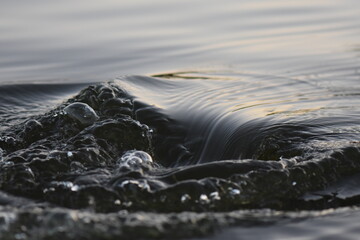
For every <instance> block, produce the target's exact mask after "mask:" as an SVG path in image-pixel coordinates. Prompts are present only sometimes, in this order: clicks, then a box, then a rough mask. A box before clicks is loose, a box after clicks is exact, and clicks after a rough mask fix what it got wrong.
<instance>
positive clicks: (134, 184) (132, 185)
mask: <svg viewBox="0 0 360 240" xmlns="http://www.w3.org/2000/svg"><path fill="white" fill-rule="evenodd" d="M120 187H121V188H128V189H130V190H132V191H136V189H140V190H142V191H150V186H149V184H148V183H147V181H146V180H143V181H141V180H125V181H123V182H122V183H121V184H120Z"/></svg>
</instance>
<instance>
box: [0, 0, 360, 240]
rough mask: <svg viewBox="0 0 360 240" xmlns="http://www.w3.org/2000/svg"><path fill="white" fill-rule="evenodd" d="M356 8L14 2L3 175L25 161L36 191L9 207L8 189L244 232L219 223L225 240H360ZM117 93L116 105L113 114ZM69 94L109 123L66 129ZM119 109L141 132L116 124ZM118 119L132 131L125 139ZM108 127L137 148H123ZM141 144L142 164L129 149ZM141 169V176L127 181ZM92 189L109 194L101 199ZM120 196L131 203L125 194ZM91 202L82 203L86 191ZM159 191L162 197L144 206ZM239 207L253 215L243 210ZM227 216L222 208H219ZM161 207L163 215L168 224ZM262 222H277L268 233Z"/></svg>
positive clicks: (0, 129) (2, 68)
mask: <svg viewBox="0 0 360 240" xmlns="http://www.w3.org/2000/svg"><path fill="white" fill-rule="evenodd" d="M359 7H360V6H359V2H357V1H355V0H346V1H316V2H314V1H301V2H292V1H280V0H276V1H271V2H265V1H264V2H260V1H256V2H254V1H233V0H227V1H222V2H221V3H219V2H217V1H202V0H199V1H187V0H185V1H176V2H175V1H172V2H169V1H162V0H155V1H151V3H150V2H147V1H136V2H134V1H111V0H106V1H102V2H95V1H93V2H89V1H77V2H76V3H74V2H71V1H62V2H58V3H53V2H52V3H50V2H48V1H41V0H36V1H32V2H26V1H22V2H21V3H19V2H16V3H15V2H4V3H3V4H2V7H1V9H0V160H1V167H2V168H3V171H5V170H4V169H13V168H14V169H15V167H13V165H14V164H15V165H16V164H18V165H19V166H20V165H21V167H18V168H17V170H14V171H20V172H21V174H23V175H21V176H24V178H26V179H27V180H29V182H32V181H33V182H34V184H35V185H36V184H38V185H36V187H34V186H35V185H31V184H30V183H29V184H30V185H26V184H25V185H24V183H23V182H21V181H20V180H19V181H20V182H19V186H20V187H23V188H22V189H21V188H20V189H17V188H16V186H15V185H16V184H15V185H14V186H7V185H6V184H5V185H2V186H1V189H2V192H3V193H1V194H2V195H4V196H2V198H3V199H5V200H2V202H4V204H3V205H5V202H7V203H8V202H11V201H10V200H6V199H11V198H10V197H8V196H7V195H6V194H7V193H5V192H8V193H10V194H13V195H16V196H18V197H24V198H25V199H22V198H21V199H19V198H16V201H15V200H14V201H15V202H21V203H23V202H26V203H27V204H29V203H28V201H30V200H28V199H27V198H32V199H37V200H39V199H40V202H42V203H44V204H45V203H47V202H51V203H54V204H57V205H59V206H62V207H70V208H84V207H86V209H87V210H85V211H88V210H89V209H90V210H89V211H90V212H91V211H93V209H95V210H96V211H100V212H103V211H105V212H114V211H118V210H124V209H126V210H128V211H130V212H135V214H136V212H137V211H138V210H142V211H145V212H147V211H153V210H155V211H158V212H165V213H167V212H172V211H179V212H182V211H184V210H186V211H188V210H192V211H200V212H206V214H209V215H206V216H207V219H208V220H207V221H206V222H211V224H214V226H216V225H217V226H220V227H225V226H229V225H234V226H236V227H235V228H231V229H223V228H221V229H222V230H223V232H221V233H219V234H220V235H215V236H214V238H218V239H222V238H225V237H231V238H234V239H235V237H236V236H239V235H240V236H242V237H244V238H245V239H246V238H249V239H251V238H256V239H261V237H262V236H266V237H267V239H279V238H280V237H282V238H287V239H288V238H295V237H296V236H297V235H298V234H299V233H301V234H302V235H303V237H306V238H309V239H324V238H328V237H329V235H330V234H335V235H336V234H337V238H342V239H356V233H357V232H358V230H357V228H356V227H354V226H353V223H354V222H356V220H358V219H359V218H360V215H359V210H358V207H357V206H358V205H359V200H358V197H359V188H358V186H357V182H358V179H359V175H358V174H359V170H360V167H359V163H358V159H359V146H360V138H359V136H360V135H359V133H360V126H359V120H360V109H359V106H360V98H359V95H360V84H359V82H360V30H359V29H360V24H359V23H360V21H359V20H360V19H359V18H360V17H359V16H360V10H359V9H360V8H359ZM109 80H113V82H112V85H111V87H110V88H109V89H110V90H99V92H100V93H103V95H102V96H101V94H100V95H99V94H98V95H96V94H95V93H89V94H90V96H82V97H75V98H74V96H75V95H77V94H78V93H79V91H80V90H82V89H85V88H86V87H87V86H88V85H89V84H95V83H97V82H104V81H109ZM118 88H119V89H122V90H123V91H125V95H124V93H121V91H120V92H117V89H118ZM91 91H92V90H91ZM91 91H90V92H91ZM96 91H98V90H96ZM114 92H115V93H114ZM91 94H94V96H93V97H91ZM109 94H110V95H111V94H115V95H116V94H117V95H116V96H117V97H120V100H119V99H118V100H116V101H113V102H110V103H108V104H107V105H106V106H105V105H104V106H103V105H101V104H102V103H101V102H102V101H103V100H104V99H108V98H111V97H109ZM112 97H114V96H112ZM68 99H70V100H69V101H70V102H74V101H77V100H79V99H80V100H84V101H85V100H86V101H87V103H88V104H89V105H91V106H92V107H93V108H94V110H95V111H96V113H97V114H99V116H100V120H99V119H97V120H96V123H95V125H96V124H98V125H96V126H89V128H86V129H88V130H86V129H85V130H84V129H83V128H85V126H83V127H81V126H80V125H76V119H73V120H72V121H74V122H70V120H69V119H67V118H66V115H64V114H63V109H64V107H65V106H67V105H68V103H64V102H65V101H67V100H68ZM91 99H92V100H91ZM94 99H95V100H94ZM93 101H95V102H93ZM96 101H97V102H96ZM61 104H62V105H61ZM58 106H60V107H59V108H58ZM54 109H55V110H54ZM116 114H125V115H129V116H131V118H133V119H135V120H137V121H139V122H140V123H141V124H145V125H137V124H138V123H131V124H132V125H131V124H130V123H127V122H126V121H125V122H126V123H124V122H121V121H122V120H121V121H120V122H109V121H110V120H111V119H116V118H118V115H116ZM39 116H40V117H39ZM41 116H42V117H41ZM29 119H30V121H29ZM31 119H32V120H31ZM35 119H36V120H35ZM51 119H53V120H51ZM26 121H27V123H26V124H24V122H26ZM54 124H55V125H54ZM56 124H57V125H56ZM71 124H73V125H74V124H75V125H74V126H73V127H71V126H72V125H71ZM101 124H102V125H101ZM119 124H120V125H121V124H125V126H132V127H131V129H132V130H128V131H125V132H123V130H121V129H122V128H120V127H119V126H120V125H119ZM127 124H130V125H127ZM54 126H55V127H54ZM109 126H110V129H112V130H113V131H116V133H117V134H124V135H127V136H132V137H134V142H131V143H122V142H117V141H118V139H117V137H116V136H113V135H112V134H111V133H112V131H111V130H108V128H109ZM121 126H122V125H121ZM53 129H57V130H58V131H59V133H57V132H56V131H53ZM61 129H63V130H61ZM98 129H100V130H98ZM114 129H115V130H114ZM129 129H130V127H129ZM87 131H88V132H87ZM106 131H107V132H106ZM75 133H76V134H75ZM74 134H75V135H76V136H77V138H78V139H76V138H75V137H73V136H75V135H74ZM89 136H93V137H89ZM88 137H89V138H88ZM148 137H151V140H149V141H150V142H151V144H150V145H151V146H150V145H149V146H148V144H149V142H148ZM39 139H40V141H39ZM41 139H43V140H41ZM94 139H95V140H94ZM99 139H107V141H108V142H107V143H106V144H110V145H109V146H108V145H106V144H105V143H101V141H100V142H99ZM41 141H43V142H41ZM112 141H115V143H114V144H115V145H114V144H112ZM124 144H125V145H124ZM114 146H116V148H115V147H114ZM134 148H136V149H137V150H139V151H144V152H140V153H142V155H141V156H143V157H144V156H145V157H146V161H145V160H144V159H141V158H140V157H138V156H133V155H132V154H133V153H132V152H131V151H133V150H134ZM127 151H128V155H126V152H127ZM146 152H147V153H146ZM124 154H125V155H124ZM129 154H130V155H129ZM148 154H150V155H151V156H150V155H148ZM14 156H17V157H20V160H19V158H17V159H15V158H13V157H14ZM81 156H87V157H88V159H89V161H88V160H81V159H82V158H83V157H81ZM130 158H131V159H130ZM21 159H22V160H21ZM51 159H56V161H58V162H60V163H61V164H59V163H58V162H57V163H56V164H57V165H53V164H55V162H54V160H51ZM79 159H80V160H79ZM122 159H126V164H125V163H122ZM148 159H150V160H151V159H152V161H149V160H148ZM247 159H251V160H247ZM50 160H51V161H52V162H51V163H49V164H50V165H46V166H48V167H47V169H46V168H45V167H44V168H41V166H42V165H41V164H40V162H41V161H43V162H46V161H50ZM23 161H25V162H31V163H29V164H27V163H23ZM32 161H34V162H32ZM123 161H124V160H123ZM42 164H43V165H44V164H47V163H42ZM64 164H65V165H64ZM67 164H68V165H67ZM125 165H126V166H125ZM44 166H45V165H44ZM50 166H54V167H50ZM19 169H22V170H19ZM49 169H50V170H49ZM56 169H57V170H56ZM59 169H62V170H59ZM129 169H130V170H132V171H134V172H139V173H138V175H136V174H134V173H133V175H130V174H129V175H128V176H127V177H124V176H122V177H119V176H121V174H124V173H125V172H126V171H128V170H129ZM6 171H10V170H6ZM30 171H31V172H30ZM58 171H60V172H62V171H64V172H63V173H62V174H60V173H59V172H58ZM50 173H51V174H53V177H52V178H51V177H49V174H50ZM235 173H238V175H239V176H237V177H234V174H235ZM51 174H50V175H51ZM3 176H5V175H3ZM34 176H36V177H35V178H34ZM38 176H40V177H38ZM2 178H3V177H2ZM41 178H43V179H46V180H49V179H51V181H49V184H47V185H46V184H44V183H43V182H42V181H40V182H39V181H38V179H41ZM214 179H215V180H214ZM11 181H15V183H18V180H16V178H15V180H11ZM109 184H110V185H111V184H112V185H111V186H110V185H109ZM187 184H188V185H187ZM215 185H216V187H214V186H215ZM24 186H25V188H26V189H25V188H24ZM39 186H41V187H39ZM89 186H93V188H92V190H91V189H90V187H89ZM96 186H98V188H97V189H100V190H97V191H98V192H97V194H98V195H96V194H95V195H91V194H90V195H89V192H90V193H92V192H93V191H94V190H93V189H94V188H96ZM99 186H100V187H99ZM104 186H106V188H103V187H104ZM219 186H220V187H219ZM40 188H41V191H39V192H36V191H37V190H39V189H40ZM29 189H32V190H33V191H34V192H31V190H29ZM89 189H90V190H89ZM104 189H105V190H104ZM109 189H110V190H111V191H114V192H117V193H119V192H120V193H121V194H125V195H126V196H129V197H125V198H123V195H121V194H120V196H121V197H120V198H118V195H116V197H114V196H115V195H113V192H111V191H110V190H109ZM174 189H175V190H174ZM35 190H36V191H35ZM152 191H153V192H152ZM256 191H258V192H256ZM110 192H111V193H110ZM149 192H151V194H150V195H148V194H149ZM29 194H30V197H29ZM57 194H58V195H61V196H65V197H64V198H61V199H60V200H59V199H57V196H58V195H57ZM76 194H77V195H76ZM81 194H83V195H81ZM88 195H89V196H91V198H89V199H88V201H85V202H84V201H83V199H82V198H81V197H80V196H88ZM100 196H107V197H105V198H100ZM149 196H151V198H150V199H153V200H152V202H153V203H151V201H149V200H144V201H141V202H137V201H136V199H137V198H138V199H139V198H141V199H149ZM113 197H114V198H113ZM172 198H174V199H172ZM44 199H45V200H44ZM69 199H70V200H69ZM264 199H265V200H264ZM279 199H280V200H279ZM71 201H72V202H71ZM110 201H112V202H110ZM157 201H158V202H157ZM249 201H250V202H249ZM173 203H178V205H176V204H173ZM31 204H34V203H33V202H32V201H30V205H29V206H32V205H31ZM171 204H173V205H171ZM15 205H16V204H15ZM25 205H26V204H25ZM159 206H162V207H163V209H159ZM263 208H270V209H273V210H271V211H275V212H270V213H269V212H268V211H267V210H262V209H263ZM238 209H250V210H244V211H248V212H246V213H245V216H243V215H242V213H241V214H238V213H237V212H236V210H238ZM251 209H255V211H259V212H255V213H253V212H252V210H251ZM259 209H260V210H259ZM329 209H330V210H329ZM331 209H336V210H335V211H334V212H331V211H332V210H331ZM298 210H302V211H301V212H298ZM327 210H329V211H330V212H331V214H328V213H327V212H326V211H327ZM18 211H22V210H21V209H20V210H19V209H17V208H15V210H14V211H13V213H12V214H15V213H17V212H18ZM24 211H27V210H24ZM29 211H30V210H29ZM52 211H53V210H51V208H50V209H49V213H48V212H46V211H45V213H44V214H45V216H48V215H49V214H50V215H51V214H52ZM55 211H56V210H55ZM219 211H220V212H221V211H225V212H226V213H224V214H225V215H221V214H220V213H219V215H214V216H215V217H214V216H213V215H211V214H213V212H219ZM324 211H325V214H324ZM2 212H3V213H4V214H5V213H7V210H6V209H3V210H2ZM31 214H35V215H36V214H41V213H39V212H36V213H31ZM66 214H67V213H66ZM69 214H70V215H69V216H72V215H71V214H74V213H72V212H69ZM81 214H87V213H81ZM93 214H94V215H91V216H90V217H94V218H98V219H102V218H101V216H100V215H96V214H95V213H93ZM149 214H150V213H149ZM161 214H163V213H158V215H156V216H157V218H159V219H168V220H169V219H172V218H171V217H167V215H166V214H165V215H161ZM194 214H195V213H194ZM216 214H217V213H216ZM324 215H325V217H324ZM41 216H43V215H41ZM111 216H112V215H111ZM121 216H122V215H121ZM149 216H150V215H145V216H144V219H147V218H149ZM177 216H178V218H179V219H181V217H184V216H183V215H177ZM191 216H193V215H191ZM249 216H250V217H249ZM269 216H270V217H269ZM279 216H280V217H279ZM281 216H283V217H281ZM304 216H305V217H304ZM109 217H110V215H109ZM186 217H187V216H185V217H184V218H186ZM201 217H202V215H196V219H198V218H201ZM266 217H269V218H270V222H271V224H270V225H269V223H266V224H265V225H266V226H263V225H264V223H263V222H261V221H262V219H263V218H266ZM129 218H130V216H129ZM175 218H177V217H175ZM175 218H174V219H175ZM214 218H219V219H227V220H224V222H226V223H224V222H222V223H221V221H220V220H219V221H220V222H217V223H215V220H212V219H214ZM284 218H285V219H288V220H286V221H283V219H284ZM39 219H40V218H39ZM79 219H81V218H79ZM229 219H235V220H231V221H233V222H231V221H230V220H229ZM254 219H255V220H254ZM79 221H80V220H79ZM84 221H85V220H84ZM99 221H100V220H99ZM114 221H115V220H114ZM139 221H140V220H139ZM144 221H145V220H144ZM159 221H160V220H159ZM164 221H165V222H166V221H167V220H164ZM169 221H170V220H169ZM181 221H183V220H179V222H181ZM212 221H214V222H212ZM195 222H196V221H195ZM195 222H194V226H197V225H196V223H195ZM335 223H336V224H335ZM140 224H144V223H140ZM174 224H175V223H174ZM211 224H210V225H209V226H212V225H211ZM334 224H335V225H336V228H335V227H334ZM205 225H206V224H205ZM249 225H250V226H251V227H250V228H249V227H248V226H249ZM173 226H175V225H173ZM186 226H189V225H186ZM200 226H201V224H200ZM314 226H315V228H316V229H314ZM66 227H68V226H67V225H64V228H66ZM210 228H211V227H210ZM157 229H158V228H157ZM165 229H167V228H165ZM199 229H200V230H199V231H200V232H201V229H203V228H199ZM99 231H100V230H99ZM154 231H155V230H154ZM163 231H165V230H163ZM204 231H205V230H204ZM70 232H71V231H70ZM165 232H166V231H165ZM173 232H174V234H175V231H173ZM179 232H181V231H179ZM205 232H206V233H207V234H208V233H209V232H210V230H206V231H205ZM160 233H161V231H160ZM17 234H20V235H21V234H24V233H23V232H17ZM26 234H29V236H30V235H31V232H26V231H25V235H24V236H25V237H26V236H28V235H26ZM163 234H164V235H161V236H163V237H164V236H167V235H166V234H165V233H163ZM182 234H183V235H180V236H183V237H193V236H196V235H199V232H195V233H193V234H190V232H189V234H188V235H186V234H185V233H182ZM20 235H17V236H20ZM21 236H23V235H21ZM149 236H152V235H146V237H149ZM69 238H70V237H69ZM10 239H11V238H10Z"/></svg>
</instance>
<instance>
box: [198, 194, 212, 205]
mask: <svg viewBox="0 0 360 240" xmlns="http://www.w3.org/2000/svg"><path fill="white" fill-rule="evenodd" d="M199 201H200V203H201V204H207V203H209V202H210V200H209V198H208V196H207V195H206V194H201V195H200V197H199Z"/></svg>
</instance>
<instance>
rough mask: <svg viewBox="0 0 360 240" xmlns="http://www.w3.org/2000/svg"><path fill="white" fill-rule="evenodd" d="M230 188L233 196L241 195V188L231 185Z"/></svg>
mask: <svg viewBox="0 0 360 240" xmlns="http://www.w3.org/2000/svg"><path fill="white" fill-rule="evenodd" d="M228 190H229V194H230V195H231V196H237V195H240V190H239V189H236V188H232V187H229V188H228Z"/></svg>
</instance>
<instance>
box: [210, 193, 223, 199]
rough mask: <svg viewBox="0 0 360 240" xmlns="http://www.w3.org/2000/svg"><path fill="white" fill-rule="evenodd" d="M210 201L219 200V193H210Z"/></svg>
mask: <svg viewBox="0 0 360 240" xmlns="http://www.w3.org/2000/svg"><path fill="white" fill-rule="evenodd" d="M209 196H210V198H211V200H220V199H221V198H220V196H219V193H218V192H212V193H210V194H209Z"/></svg>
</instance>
